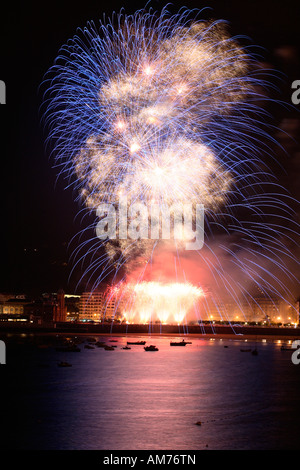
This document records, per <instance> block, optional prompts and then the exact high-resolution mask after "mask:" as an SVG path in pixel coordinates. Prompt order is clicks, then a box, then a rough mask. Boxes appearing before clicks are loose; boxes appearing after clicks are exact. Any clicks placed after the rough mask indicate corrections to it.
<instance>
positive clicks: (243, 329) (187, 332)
mask: <svg viewBox="0 0 300 470" xmlns="http://www.w3.org/2000/svg"><path fill="white" fill-rule="evenodd" d="M10 334H12V335H13V334H31V335H38V336H39V335H59V336H60V335H78V336H79V335H80V336H93V335H97V336H98V335H101V336H133V337H134V336H137V335H143V336H161V337H163V336H167V337H171V336H172V337H174V336H176V337H191V338H192V337H197V338H203V339H206V338H207V339H210V338H215V339H241V340H245V339H251V340H255V339H270V340H274V339H275V340H276V339H282V340H283V339H284V340H291V339H292V340H293V339H298V338H300V328H299V327H298V328H289V327H261V326H243V325H242V326H235V327H231V326H229V325H222V326H221V325H214V326H213V327H212V326H211V325H205V326H201V327H200V326H195V325H192V326H182V325H181V326H178V325H157V324H154V325H125V324H102V325H79V324H72V325H70V324H69V323H61V324H56V325H48V326H41V325H34V326H32V325H3V324H1V325H0V337H1V336H2V335H10Z"/></svg>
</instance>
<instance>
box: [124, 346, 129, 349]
mask: <svg viewBox="0 0 300 470" xmlns="http://www.w3.org/2000/svg"><path fill="white" fill-rule="evenodd" d="M122 349H131V348H129V347H128V346H124V348H122Z"/></svg>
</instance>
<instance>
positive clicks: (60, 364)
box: [57, 361, 72, 367]
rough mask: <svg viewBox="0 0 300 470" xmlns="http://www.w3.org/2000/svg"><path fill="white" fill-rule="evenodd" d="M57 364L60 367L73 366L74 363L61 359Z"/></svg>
mask: <svg viewBox="0 0 300 470" xmlns="http://www.w3.org/2000/svg"><path fill="white" fill-rule="evenodd" d="M57 365H58V367H72V364H70V363H69V362H65V361H61V362H59V363H58V364H57Z"/></svg>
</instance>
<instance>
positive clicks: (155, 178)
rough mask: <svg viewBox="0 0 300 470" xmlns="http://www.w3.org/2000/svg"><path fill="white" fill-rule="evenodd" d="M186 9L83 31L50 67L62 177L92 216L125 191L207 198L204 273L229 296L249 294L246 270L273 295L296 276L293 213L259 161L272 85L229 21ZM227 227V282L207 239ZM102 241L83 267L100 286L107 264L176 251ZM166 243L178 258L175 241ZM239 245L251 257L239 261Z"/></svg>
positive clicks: (130, 263)
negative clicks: (231, 241)
mask: <svg viewBox="0 0 300 470" xmlns="http://www.w3.org/2000/svg"><path fill="white" fill-rule="evenodd" d="M190 16H191V12H190V11H189V10H181V13H179V14H175V15H171V14H169V13H168V11H167V9H166V8H164V9H163V10H162V12H161V13H160V14H156V13H154V12H152V11H149V12H146V11H138V12H137V13H135V14H134V15H130V16H127V15H125V14H123V13H121V14H119V15H116V16H114V18H113V19H112V20H109V21H107V22H100V23H99V26H98V27H96V25H95V24H94V23H89V24H88V25H87V27H86V28H84V30H78V33H77V35H76V36H74V38H73V39H72V40H70V41H69V42H68V44H66V45H65V46H63V47H62V49H61V51H60V55H59V56H58V58H57V60H56V62H55V64H54V66H53V67H52V68H51V70H50V72H49V74H50V78H49V88H48V92H47V93H48V94H47V100H46V101H45V105H46V106H47V111H46V114H45V122H46V124H47V125H48V127H49V141H51V142H54V153H55V158H56V162H57V166H58V167H59V168H60V170H61V173H62V175H63V176H65V177H66V178H68V177H70V175H74V174H75V175H76V179H75V182H74V183H73V184H74V185H75V187H76V190H77V191H78V193H79V197H80V198H81V200H82V201H83V202H84V204H85V206H86V208H87V210H88V211H92V212H93V211H95V210H96V209H97V207H98V206H99V204H102V203H112V204H115V205H117V204H118V200H119V197H120V196H122V195H124V194H125V195H126V197H127V199H128V204H130V202H131V201H140V202H143V203H145V204H146V205H148V206H150V205H151V203H152V202H153V201H155V202H156V203H158V204H160V205H161V206H162V205H163V204H168V205H172V204H173V203H181V204H183V203H186V202H189V203H198V204H199V203H200V204H203V205H204V207H205V210H206V224H207V227H206V236H207V239H206V242H205V250H203V252H202V253H201V254H200V253H199V254H200V257H198V262H199V261H200V260H201V263H202V264H203V265H206V268H207V272H209V277H214V278H218V281H217V284H219V285H222V287H224V288H225V290H226V291H227V292H229V293H230V295H231V296H232V297H233V298H236V297H238V294H236V292H235V289H236V288H237V287H238V289H239V290H241V292H242V295H245V292H246V288H245V287H241V284H242V281H241V276H244V277H245V278H246V277H247V279H248V278H251V279H252V280H253V282H254V283H256V284H258V285H259V286H260V288H261V289H262V290H265V291H268V292H270V290H271V291H272V282H273V281H274V288H273V292H275V293H277V292H278V291H277V287H278V285H281V287H282V284H283V281H281V279H280V276H281V275H282V272H283V273H284V275H285V276H287V277H288V278H290V273H289V272H288V270H287V268H286V267H285V262H284V261H282V258H286V257H288V256H292V255H291V254H290V253H289V252H288V249H287V248H286V244H285V243H284V241H281V239H282V238H283V236H284V232H285V228H286V227H285V226H286V225H288V223H290V221H291V219H292V212H291V210H290V208H289V199H288V196H284V197H285V199H284V197H283V195H282V191H281V188H279V187H278V191H277V187H276V184H275V179H274V177H273V175H272V171H271V170H269V169H268V168H267V167H266V164H265V163H264V162H263V158H262V156H263V155H268V154H270V152H271V148H272V146H273V145H274V141H273V139H272V137H271V136H270V135H269V134H268V133H267V132H266V131H265V130H264V129H265V120H266V118H267V113H266V112H265V110H264V109H263V108H260V107H259V106H258V103H259V102H260V100H265V99H266V96H265V93H264V91H263V92H261V93H260V92H259V90H264V89H265V87H266V84H265V82H264V81H263V80H262V79H260V78H259V77H260V76H262V72H260V71H259V69H258V68H257V66H256V62H255V59H254V58H253V57H252V56H251V55H250V54H249V52H248V51H247V50H246V49H245V48H242V47H241V46H240V45H239V44H238V42H237V40H236V39H235V38H231V37H230V36H229V34H228V32H227V28H226V23H225V22H223V21H213V22H212V21H211V22H206V21H198V20H193V21H191V20H190ZM260 74H261V75H260ZM275 191H276V192H275ZM258 196H259V197H260V199H258ZM241 209H242V210H243V211H244V212H245V213H246V215H245V214H244V215H243V216H242V217H241V215H240V214H241ZM278 214H279V215H278ZM275 217H277V221H278V217H279V220H280V219H281V222H279V223H277V226H276V229H275V225H274V228H272V225H270V224H269V222H266V221H265V218H266V219H271V221H272V222H273V219H274V218H275ZM249 220H250V221H251V222H249ZM220 229H221V230H222V231H223V233H228V234H238V236H239V237H240V239H241V242H238V243H236V244H235V247H234V249H233V250H232V249H231V248H228V247H227V246H222V244H220V246H219V247H218V248H219V249H221V250H223V256H224V253H227V255H228V256H229V255H231V259H232V264H233V265H234V266H235V267H238V269H239V270H240V275H239V276H238V282H236V281H235V280H234V279H232V283H231V284H230V283H228V281H227V280H228V278H229V274H228V272H227V271H226V270H224V267H222V265H221V263H220V262H219V261H218V260H216V259H215V260H214V261H212V258H210V257H209V256H210V253H213V251H212V248H211V245H210V235H212V236H213V234H214V232H215V231H216V230H220ZM275 230H276V233H275ZM296 230H297V229H296ZM242 241H243V243H242ZM99 244H100V242H99V240H97V239H96V238H95V239H94V240H92V244H91V248H90V250H91V251H92V252H93V253H94V256H93V262H92V263H91V265H90V266H89V268H88V270H87V273H90V274H91V275H92V274H93V272H95V271H97V270H99V269H100V270H101V269H102V274H101V275H100V277H99V278H98V279H97V281H96V283H100V282H101V281H102V280H103V279H104V278H105V277H106V276H107V274H108V273H109V272H111V268H110V267H109V266H111V265H112V263H113V265H114V269H115V270H116V273H117V272H118V271H119V270H120V268H121V267H122V266H123V267H124V266H125V267H127V268H128V272H132V270H133V269H134V266H135V263H138V262H141V263H142V264H143V265H144V266H145V264H146V265H147V266H148V265H149V264H151V262H152V260H153V259H154V257H155V251H156V252H158V253H161V252H162V250H163V249H166V250H169V249H170V242H169V241H167V242H166V241H164V242H162V241H159V242H157V240H141V239H138V240H118V241H113V242H111V241H110V240H107V241H105V242H104V243H103V242H102V246H104V248H105V254H104V255H103V254H102V256H100V257H97V255H96V253H97V250H98V248H99ZM171 245H172V247H173V248H171V249H173V252H174V253H176V256H177V254H178V253H180V250H181V248H182V245H181V244H180V241H173V244H172V243H171ZM86 246H87V243H86V242H84V243H83V244H82V245H80V246H79V247H78V248H77V250H76V253H77V255H78V256H79V259H78V261H77V262H80V261H82V260H83V259H84V258H85V257H86V250H87V248H86ZM245 246H246V248H245ZM237 250H243V251H244V253H247V255H246V256H244V257H239V256H238V255H236V254H235V253H236V251H237ZM272 255H273V256H272ZM178 256H179V255H178ZM213 258H216V257H213ZM259 259H260V260H262V261H261V263H262V264H263V266H262V265H260V261H259ZM266 260H267V261H268V263H267V264H268V267H267V268H265V267H264V266H265V261H266ZM196 262H197V261H196ZM274 268H276V270H275V271H274ZM140 272H141V271H139V273H140ZM275 273H278V275H277V274H275ZM270 278H271V279H272V282H270ZM229 284H230V285H229ZM285 290H286V289H285V288H284V286H283V291H285Z"/></svg>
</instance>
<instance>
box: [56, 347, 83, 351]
mask: <svg viewBox="0 0 300 470" xmlns="http://www.w3.org/2000/svg"><path fill="white" fill-rule="evenodd" d="M56 351H59V352H80V351H81V349H80V348H77V347H76V346H65V347H60V348H56Z"/></svg>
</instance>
